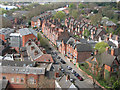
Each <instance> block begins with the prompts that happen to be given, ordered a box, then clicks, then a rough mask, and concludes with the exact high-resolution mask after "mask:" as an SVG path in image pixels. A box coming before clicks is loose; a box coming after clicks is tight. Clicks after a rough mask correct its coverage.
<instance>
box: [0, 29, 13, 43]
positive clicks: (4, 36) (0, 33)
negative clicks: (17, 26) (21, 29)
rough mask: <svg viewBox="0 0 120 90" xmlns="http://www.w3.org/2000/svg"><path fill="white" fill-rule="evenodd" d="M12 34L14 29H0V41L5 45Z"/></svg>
mask: <svg viewBox="0 0 120 90" xmlns="http://www.w3.org/2000/svg"><path fill="white" fill-rule="evenodd" d="M13 32H14V29H10V28H1V29H0V39H1V40H3V41H4V42H5V43H6V42H7V41H8V39H9V38H10V34H11V33H13Z"/></svg>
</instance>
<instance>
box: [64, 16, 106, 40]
mask: <svg viewBox="0 0 120 90" xmlns="http://www.w3.org/2000/svg"><path fill="white" fill-rule="evenodd" d="M65 26H66V27H67V28H69V32H71V33H73V34H74V35H78V36H80V37H83V36H84V35H83V33H84V30H88V31H89V33H90V36H89V38H90V39H92V40H98V38H99V37H100V36H102V35H104V34H106V31H105V30H104V28H102V27H100V26H98V27H97V26H93V25H92V24H90V22H87V20H86V19H82V20H80V21H76V20H75V19H74V18H72V17H69V18H67V19H65ZM85 38H86V37H85Z"/></svg>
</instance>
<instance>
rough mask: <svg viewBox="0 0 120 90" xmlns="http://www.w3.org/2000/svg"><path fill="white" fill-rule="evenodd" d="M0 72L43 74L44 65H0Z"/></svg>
mask: <svg viewBox="0 0 120 90" xmlns="http://www.w3.org/2000/svg"><path fill="white" fill-rule="evenodd" d="M0 68H2V70H1V71H2V72H1V73H16V74H45V67H42V68H40V67H39V68H37V67H12V66H11V67H8V66H0Z"/></svg>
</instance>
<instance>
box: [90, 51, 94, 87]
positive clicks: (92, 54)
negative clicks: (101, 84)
mask: <svg viewBox="0 0 120 90" xmlns="http://www.w3.org/2000/svg"><path fill="white" fill-rule="evenodd" d="M91 56H93V58H94V52H92V53H91ZM93 69H94V72H93V71H92V74H93V73H95V64H94V61H93ZM93 85H94V88H95V80H94V74H93Z"/></svg>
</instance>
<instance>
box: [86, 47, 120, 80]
mask: <svg viewBox="0 0 120 90" xmlns="http://www.w3.org/2000/svg"><path fill="white" fill-rule="evenodd" d="M93 60H94V62H93ZM86 62H87V63H88V65H89V70H90V71H91V69H92V70H93V71H94V70H95V71H94V72H95V73H96V74H97V73H98V71H100V75H101V77H103V78H105V79H108V78H110V77H111V76H116V77H117V76H118V75H120V73H118V72H120V48H112V49H109V48H106V51H105V52H104V53H102V54H98V53H96V55H95V56H94V57H90V58H89V59H87V60H86ZM94 65H95V67H93V66H94Z"/></svg>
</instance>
